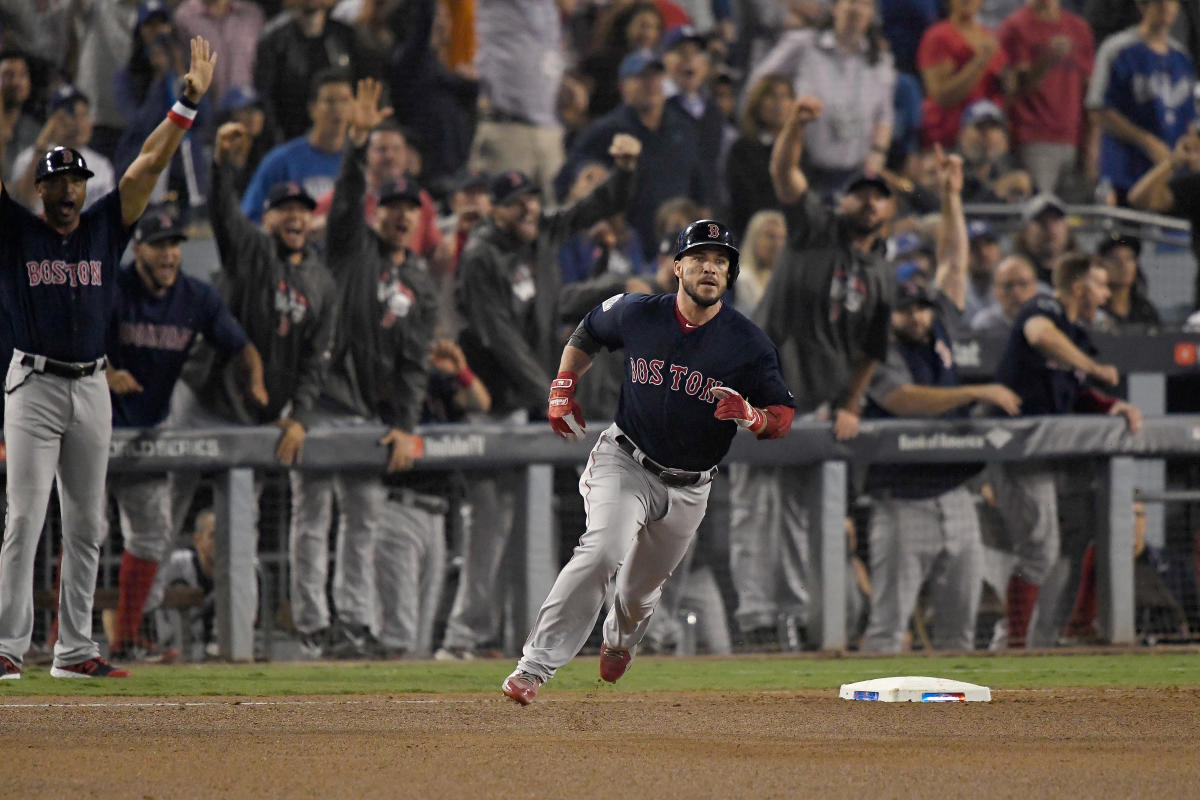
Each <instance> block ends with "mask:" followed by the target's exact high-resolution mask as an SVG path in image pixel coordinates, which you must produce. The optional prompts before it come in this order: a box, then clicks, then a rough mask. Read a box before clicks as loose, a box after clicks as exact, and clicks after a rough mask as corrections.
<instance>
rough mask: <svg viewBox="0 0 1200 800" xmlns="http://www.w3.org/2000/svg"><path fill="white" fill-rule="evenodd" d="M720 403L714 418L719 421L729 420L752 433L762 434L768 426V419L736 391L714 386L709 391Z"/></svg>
mask: <svg viewBox="0 0 1200 800" xmlns="http://www.w3.org/2000/svg"><path fill="white" fill-rule="evenodd" d="M709 391H710V392H712V393H713V396H714V397H716V398H717V400H719V401H720V402H718V403H717V410H716V411H714V412H713V416H714V417H716V418H717V419H729V420H733V421H734V422H736V423H737V424H738V425H740V426H741V427H743V428H745V429H746V430H748V431H750V432H751V433H762V429H763V428H765V427H766V426H767V418H766V417H765V416H763V412H761V411H759V410H758V409H757V408H755V407H754V406H752V405H750V404H749V403H747V402H746V398H744V397H742V396H741V395H740V394H738V393H737V392H736V391H735V390H733V389H730V388H729V387H728V386H714V387H713V388H712V389H710V390H709Z"/></svg>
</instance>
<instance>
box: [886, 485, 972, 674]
mask: <svg viewBox="0 0 1200 800" xmlns="http://www.w3.org/2000/svg"><path fill="white" fill-rule="evenodd" d="M927 578H929V579H931V580H932V581H933V583H932V584H931V588H932V591H931V593H930V598H931V601H932V603H933V609H934V611H933V613H934V636H933V645H934V647H935V648H937V649H938V650H970V649H972V648H973V647H974V646H975V616H976V614H977V613H978V611H979V593H980V590H981V589H982V588H983V538H982V535H981V533H980V530H979V516H978V515H977V514H976V512H975V503H974V501H973V499H972V497H971V493H970V492H968V491H967V489H966V488H965V487H962V486H959V487H958V488H955V489H951V490H950V491H948V492H945V493H944V494H940V495H938V496H937V497H930V498H927V499H921V500H911V499H904V498H895V497H887V498H879V499H877V500H876V501H875V509H874V512H873V513H872V515H871V617H870V621H869V622H868V623H867V632H866V635H865V636H864V638H863V645H862V646H863V650H864V651H865V652H868V653H898V652H900V650H901V649H902V648H903V645H904V633H905V631H907V630H908V621H909V619H911V618H912V614H913V609H914V608H915V607H916V604H917V594H918V592H919V591H920V590H921V585H922V584H923V583H925V580H926V579H927Z"/></svg>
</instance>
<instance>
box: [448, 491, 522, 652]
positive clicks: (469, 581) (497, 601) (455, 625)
mask: <svg viewBox="0 0 1200 800" xmlns="http://www.w3.org/2000/svg"><path fill="white" fill-rule="evenodd" d="M472 477H473V478H474V479H473V480H471V481H470V485H469V487H468V488H467V502H468V503H469V504H470V507H471V520H470V524H469V525H467V526H466V528H465V530H464V531H463V541H462V569H461V570H460V571H459V573H458V588H457V589H456V590H455V592H454V604H453V605H452V606H451V607H450V617H449V618H448V619H447V620H446V635H445V637H444V639H443V640H442V646H443V647H445V648H447V649H459V648H461V649H464V650H472V649H474V648H475V647H476V646H477V645H479V644H482V643H483V642H486V641H489V640H491V639H493V638H494V637H495V636H496V631H497V629H498V628H499V626H500V619H499V618H500V609H502V608H503V607H504V598H503V596H502V590H501V588H500V586H499V577H500V567H501V565H502V564H503V562H504V553H505V551H506V550H507V548H508V540H509V539H510V538H512V530H513V524H514V521H515V518H516V502H517V493H518V491H519V490H520V487H521V474H520V471H519V470H518V471H512V470H510V471H508V472H501V473H496V474H491V475H478V476H472Z"/></svg>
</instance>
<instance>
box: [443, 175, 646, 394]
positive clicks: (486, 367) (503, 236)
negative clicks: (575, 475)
mask: <svg viewBox="0 0 1200 800" xmlns="http://www.w3.org/2000/svg"><path fill="white" fill-rule="evenodd" d="M632 192H633V173H632V172H629V171H626V170H623V169H614V170H613V174H612V176H611V177H610V178H609V179H608V180H607V181H605V182H604V183H602V184H600V185H599V186H597V187H596V188H595V189H594V190H593V191H592V192H591V193H590V194H588V195H587V196H586V197H584V198H582V199H581V200H579V201H578V202H576V203H575V204H573V205H570V206H567V207H566V208H561V209H554V210H551V211H544V212H542V217H541V220H540V223H539V226H538V238H537V240H536V241H534V242H533V243H532V244H526V243H525V242H522V241H520V240H519V239H517V238H516V237H515V236H512V235H510V234H507V233H504V232H503V231H501V230H500V229H499V228H497V227H496V226H495V224H494V223H493V222H492V221H491V220H490V219H486V220H484V221H483V222H481V223H480V224H479V225H477V226H476V227H475V229H474V230H473V231H472V232H471V238H470V239H468V240H467V244H466V246H465V247H464V248H463V252H462V257H461V258H460V260H459V265H458V283H457V285H456V289H455V291H456V297H457V302H458V306H459V310H460V313H461V316H462V319H463V321H464V329H463V332H462V334H461V336H460V344H461V345H462V349H463V353H464V354H465V355H466V357H467V362H468V363H469V364H470V365H471V368H472V369H473V370H474V371H475V373H476V374H477V375H478V376H479V378H480V380H482V381H483V384H484V386H487V387H488V391H490V392H491V394H492V410H493V412H494V413H497V414H504V413H506V412H511V411H515V410H517V409H529V410H531V411H533V410H535V409H536V413H537V415H538V416H540V415H541V414H542V413H543V412H544V411H545V409H546V392H547V387H549V386H550V381H551V380H552V378H553V376H554V375H555V373H556V372H557V370H558V357H559V355H560V354H561V352H562V345H563V340H560V339H559V337H558V335H557V330H558V324H559V303H560V299H561V298H560V294H567V293H570V292H574V291H581V290H577V289H574V288H572V287H567V288H566V289H564V288H563V286H562V276H561V274H560V272H559V267H558V251H559V250H560V249H561V248H562V246H563V244H564V243H565V242H566V240H567V239H569V238H570V237H571V236H572V235H573V234H575V233H576V232H577V231H580V230H583V229H585V228H587V227H589V226H591V225H594V224H595V223H597V222H599V221H600V220H602V219H606V218H608V217H611V216H614V215H616V214H619V213H621V212H622V211H623V210H624V208H625V205H626V204H627V203H628V202H629V198H630V196H631V194H632Z"/></svg>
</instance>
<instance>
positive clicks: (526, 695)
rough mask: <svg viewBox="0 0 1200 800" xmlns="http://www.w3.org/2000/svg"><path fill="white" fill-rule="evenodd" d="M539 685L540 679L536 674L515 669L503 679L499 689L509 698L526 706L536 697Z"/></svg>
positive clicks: (540, 683)
mask: <svg viewBox="0 0 1200 800" xmlns="http://www.w3.org/2000/svg"><path fill="white" fill-rule="evenodd" d="M541 685H542V679H541V678H539V677H538V676H537V675H533V674H530V673H528V672H522V671H521V670H517V671H516V672H514V673H513V674H512V675H509V676H508V677H507V678H505V679H504V683H502V684H500V691H502V692H504V695H505V696H506V697H508V698H509V699H510V700H513V701H515V702H517V703H520V704H521V705H523V706H527V705H529V704H530V703H532V702H533V700H534V698H535V697H537V693H538V687H540V686H541Z"/></svg>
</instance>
